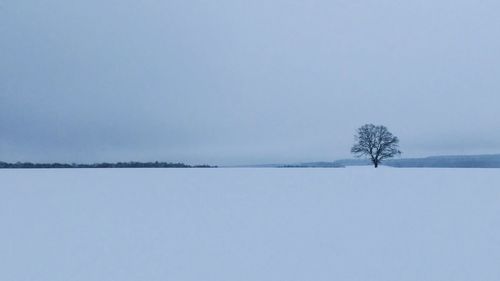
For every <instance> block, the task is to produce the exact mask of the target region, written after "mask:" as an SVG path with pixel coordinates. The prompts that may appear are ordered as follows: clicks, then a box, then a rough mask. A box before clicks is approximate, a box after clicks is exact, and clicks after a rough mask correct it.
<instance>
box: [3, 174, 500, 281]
mask: <svg viewBox="0 0 500 281" xmlns="http://www.w3.org/2000/svg"><path fill="white" fill-rule="evenodd" d="M0 223H1V228H0V280H4V281H21V280H22V281H31V280H33V281H80V280H81V281H112V280H117V281H128V280H134V281H135V280H137V281H139V280H140V281H156V280H158V281H160V280H161V281H166V280H167V281H168V280H172V281H191V280H193V281H194V280H196V281H226V280H227V281H240V280H241V281H246V280H249V281H250V280H252V281H266V280H273V281H281V280H283V281H294V280H301V281H321V280H325V281H326V280H328V281H331V280H347V281H350V280H359V281H406V280H415V281H417V280H418V281H422V280H425V281H431V280H436V281H444V280H450V281H460V280H464V281H471V280H480V281H489V280H491V281H498V280H500V170H495V169H391V168H381V169H377V170H376V169H371V168H347V169H243V168H238V169H236V168H233V169H230V168H228V169H69V170H0Z"/></svg>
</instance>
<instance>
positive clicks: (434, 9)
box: [0, 0, 500, 165]
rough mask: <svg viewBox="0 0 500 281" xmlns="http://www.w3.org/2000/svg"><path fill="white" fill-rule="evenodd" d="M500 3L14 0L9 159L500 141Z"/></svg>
mask: <svg viewBox="0 0 500 281" xmlns="http://www.w3.org/2000/svg"><path fill="white" fill-rule="evenodd" d="M499 11H500V1H497V0H486V1H477V0H476V1H465V0H444V1H439V0H438V1H436V0H423V1H394V0H393V1H389V0H307V1H296V0H248V1H242V0H217V1H208V0H203V1H202V0H163V1H160V0H143V1H132V0H119V1H118V0H113V1H111V0H85V1H83V0H78V1H68V0H43V1H41V0H0V35H1V36H0V160H3V161H18V160H20V161H64V162H94V161H126V160H140V161H148V160H161V161H182V162H186V163H193V164H194V163H210V164H219V165H221V164H222V165H223V164H242V163H267V162H296V161H313V160H333V159H336V158H345V157H350V154H349V149H350V146H351V144H352V142H353V134H354V131H355V129H356V128H357V127H359V126H360V125H362V124H364V123H375V124H385V125H386V126H388V127H389V129H390V130H391V131H392V132H393V133H394V134H396V135H398V136H399V137H400V139H401V149H402V150H403V152H405V154H404V155H405V156H407V157H409V156H422V155H433V154H462V153H463V154H473V153H498V152H500V119H499V112H500V110H499V105H500V51H499V50H500V17H499V16H498V13H499Z"/></svg>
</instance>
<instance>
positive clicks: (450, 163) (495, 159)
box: [246, 154, 500, 168]
mask: <svg viewBox="0 0 500 281" xmlns="http://www.w3.org/2000/svg"><path fill="white" fill-rule="evenodd" d="M370 165H372V164H371V162H370V160H368V159H341V160H336V161H332V162H327V161H322V162H306V163H292V164H264V165H252V166H246V167H257V168H342V167H348V166H370ZM382 165H385V166H389V167H397V168H500V154H489V155H451V156H431V157H424V158H406V159H390V160H386V161H384V162H382Z"/></svg>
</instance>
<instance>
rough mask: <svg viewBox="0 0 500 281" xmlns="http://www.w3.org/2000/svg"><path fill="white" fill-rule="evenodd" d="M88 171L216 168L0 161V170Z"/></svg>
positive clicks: (119, 163) (203, 166) (179, 164)
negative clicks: (105, 169)
mask: <svg viewBox="0 0 500 281" xmlns="http://www.w3.org/2000/svg"><path fill="white" fill-rule="evenodd" d="M71 168H76V169H86V168H216V166H209V165H195V166H191V165H186V164H183V163H168V162H118V163H94V164H74V163H73V164H66V163H30V162H17V163H6V162H1V161H0V169H71Z"/></svg>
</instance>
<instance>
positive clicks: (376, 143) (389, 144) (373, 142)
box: [351, 124, 401, 168]
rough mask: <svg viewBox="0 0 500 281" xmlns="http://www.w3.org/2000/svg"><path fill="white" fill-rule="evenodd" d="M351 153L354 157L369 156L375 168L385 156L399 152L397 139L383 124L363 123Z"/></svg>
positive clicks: (392, 155)
mask: <svg viewBox="0 0 500 281" xmlns="http://www.w3.org/2000/svg"><path fill="white" fill-rule="evenodd" d="M355 140H356V143H355V144H354V145H353V147H352V148H351V153H353V154H354V155H355V156H356V157H363V156H366V157H369V158H370V160H371V161H372V163H373V165H374V166H375V168H377V167H378V165H379V164H380V163H381V162H382V161H383V160H385V159H387V158H392V157H394V156H396V155H399V154H401V151H399V139H398V138H397V137H396V136H394V135H393V134H392V133H391V132H389V131H388V130H387V128H386V127H385V126H375V125H373V124H366V125H363V126H362V127H361V128H359V129H358V132H357V134H356V136H355Z"/></svg>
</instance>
